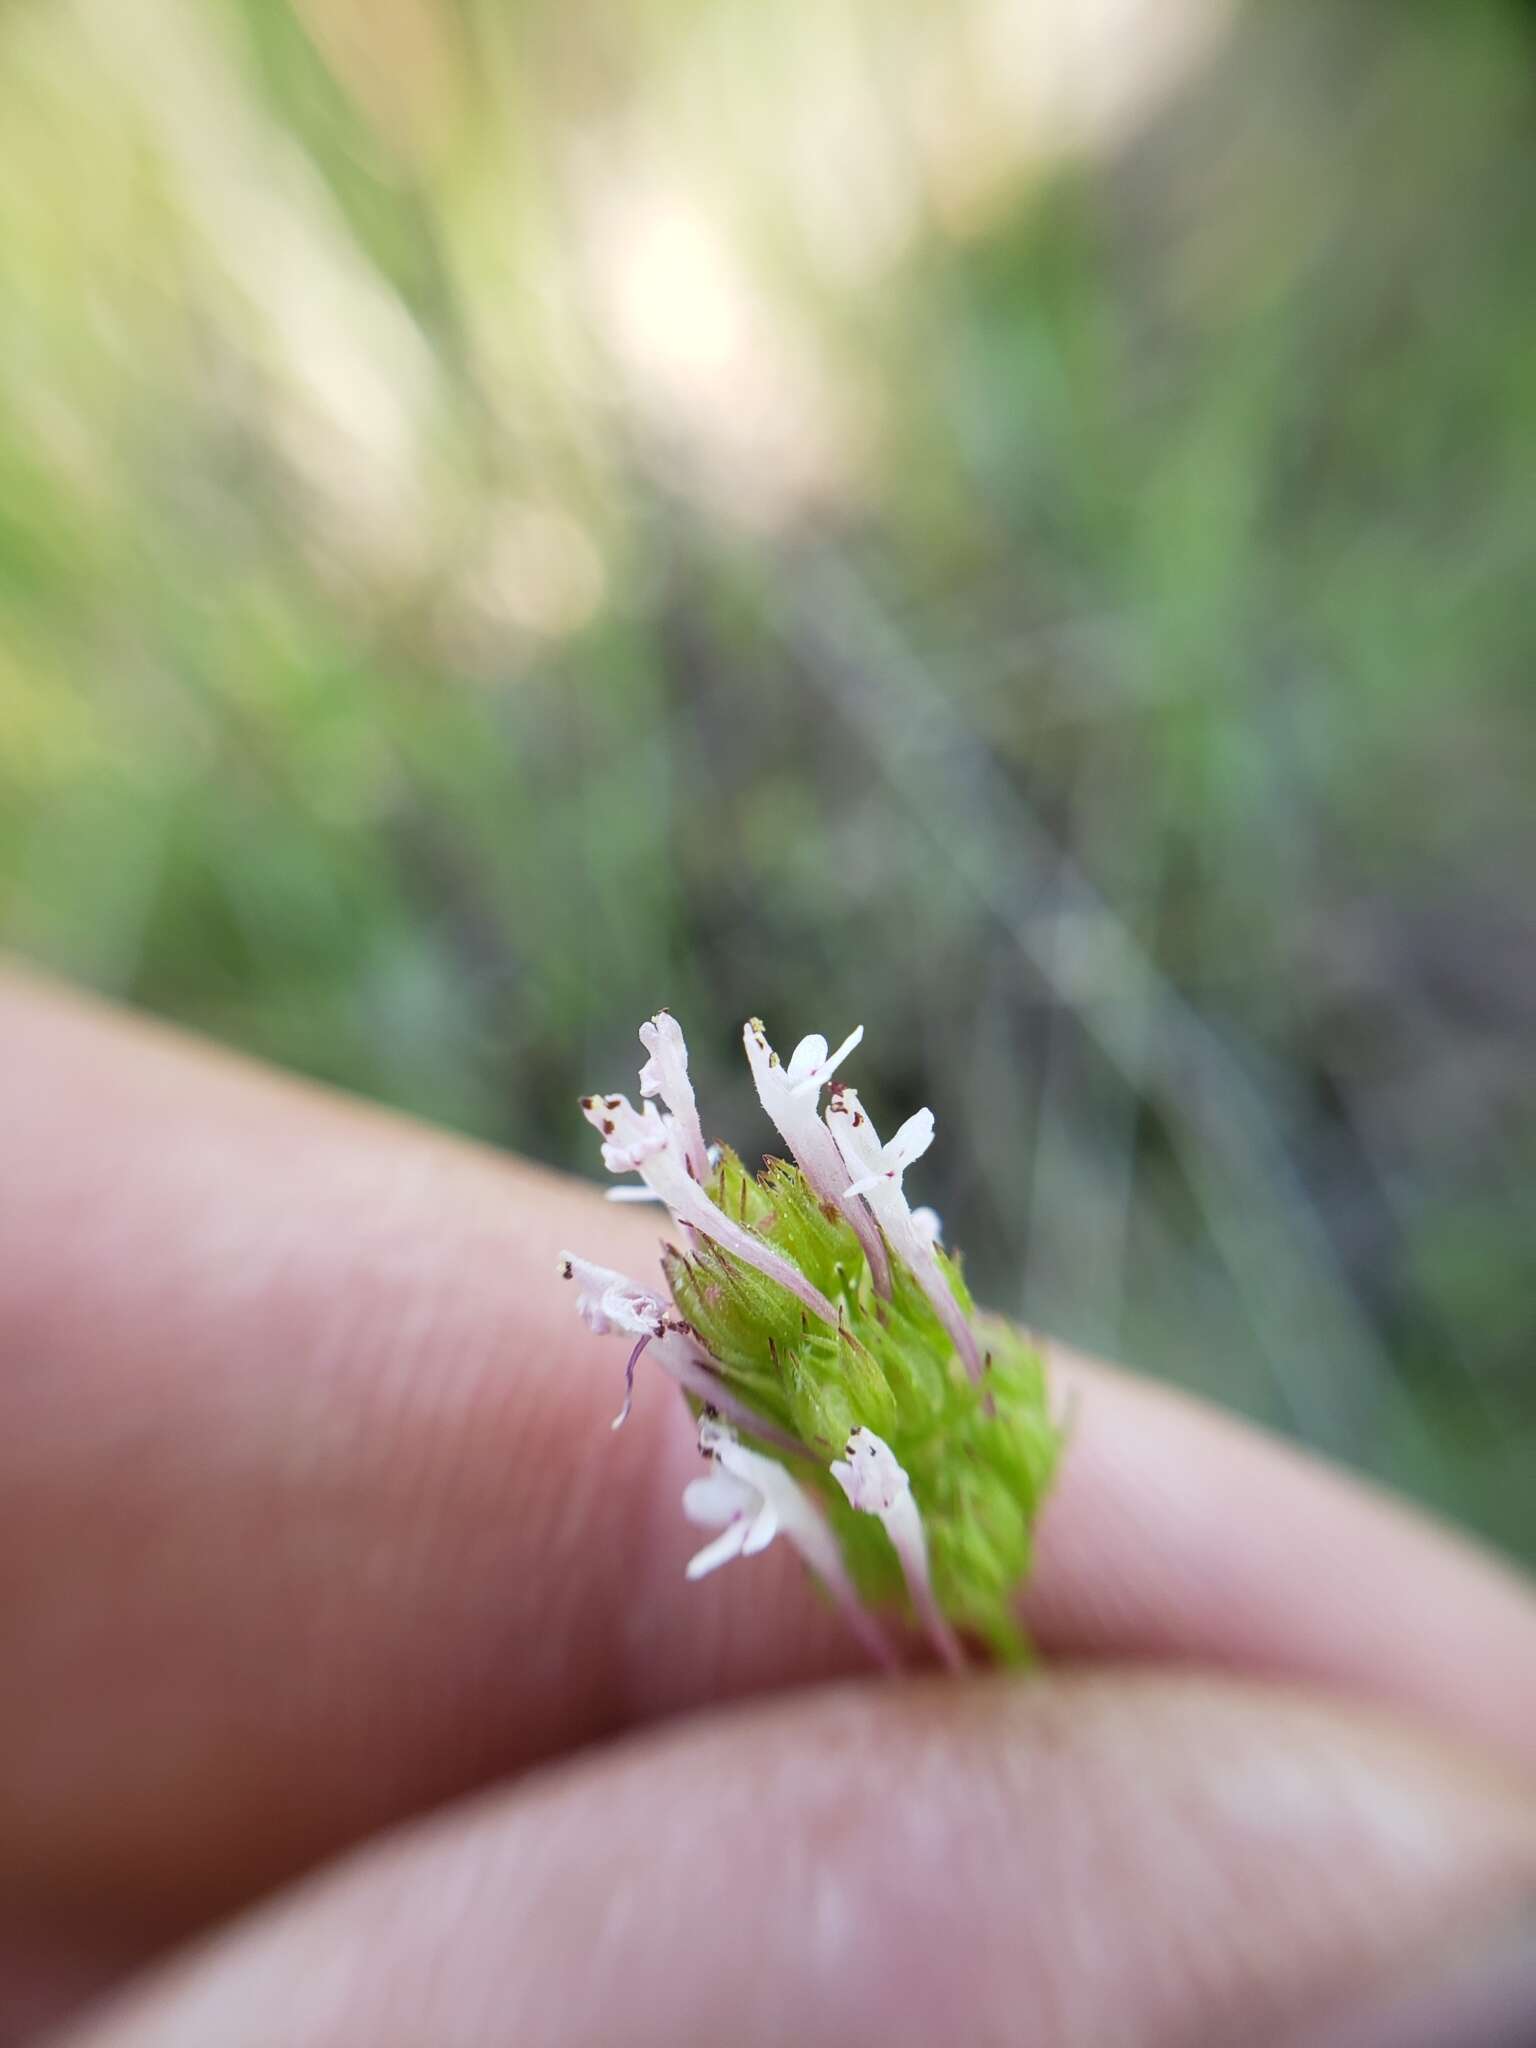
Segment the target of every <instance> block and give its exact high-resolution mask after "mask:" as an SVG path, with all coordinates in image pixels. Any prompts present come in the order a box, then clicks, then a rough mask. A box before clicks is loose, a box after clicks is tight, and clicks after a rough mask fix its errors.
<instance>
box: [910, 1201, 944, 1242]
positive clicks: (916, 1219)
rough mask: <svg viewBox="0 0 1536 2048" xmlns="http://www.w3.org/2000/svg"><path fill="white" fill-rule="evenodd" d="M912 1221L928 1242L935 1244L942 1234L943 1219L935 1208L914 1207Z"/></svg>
mask: <svg viewBox="0 0 1536 2048" xmlns="http://www.w3.org/2000/svg"><path fill="white" fill-rule="evenodd" d="M912 1222H913V1225H914V1227H915V1228H916V1229H917V1230H919V1231H920V1232H921V1233H922V1235H923V1236H924V1237H926V1238H927V1240H928V1242H929V1243H930V1244H937V1243H938V1242H939V1240H940V1239H941V1238H942V1237H943V1235H944V1221H943V1218H942V1217H941V1216H940V1215H939V1212H938V1210H937V1209H914V1210H913V1211H912Z"/></svg>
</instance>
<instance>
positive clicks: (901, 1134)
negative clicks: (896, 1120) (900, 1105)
mask: <svg viewBox="0 0 1536 2048" xmlns="http://www.w3.org/2000/svg"><path fill="white" fill-rule="evenodd" d="M932 1143H933V1111H932V1110H931V1109H920V1110H918V1112H917V1114H916V1115H915V1116H909V1117H908V1118H907V1120H906V1122H905V1123H904V1124H903V1125H902V1127H901V1129H900V1130H899V1131H898V1132H897V1133H896V1135H895V1137H894V1138H892V1140H891V1142H890V1143H889V1145H887V1146H886V1148H885V1156H886V1159H887V1161H888V1163H889V1164H890V1165H892V1166H894V1167H895V1169H896V1171H897V1172H898V1173H904V1172H905V1171H906V1169H907V1168H908V1167H909V1166H910V1165H911V1164H912V1162H913V1160H915V1159H921V1158H922V1156H923V1154H924V1153H925V1152H926V1151H927V1150H928V1147H929V1146H930V1145H931V1144H932Z"/></svg>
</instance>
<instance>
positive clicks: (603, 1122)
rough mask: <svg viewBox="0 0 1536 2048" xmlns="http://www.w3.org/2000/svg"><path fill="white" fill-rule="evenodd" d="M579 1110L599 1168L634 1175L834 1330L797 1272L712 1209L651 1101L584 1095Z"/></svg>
mask: <svg viewBox="0 0 1536 2048" xmlns="http://www.w3.org/2000/svg"><path fill="white" fill-rule="evenodd" d="M581 1110H582V1115H583V1116H585V1118H586V1119H587V1122H588V1123H589V1124H591V1125H592V1126H593V1128H594V1129H595V1130H596V1131H597V1132H598V1134H599V1135H600V1136H601V1138H602V1141H603V1164H604V1166H606V1167H607V1168H608V1171H609V1172H610V1173H638V1174H639V1175H640V1177H641V1179H642V1180H643V1181H644V1182H645V1184H646V1186H647V1187H648V1188H650V1189H651V1190H652V1191H653V1192H654V1193H655V1194H657V1195H658V1196H659V1197H660V1198H661V1200H662V1201H663V1202H665V1203H666V1205H667V1207H668V1208H669V1209H670V1210H671V1211H672V1214H673V1216H674V1217H675V1218H676V1219H677V1221H678V1222H679V1223H685V1224H687V1225H688V1226H689V1228H690V1229H693V1230H697V1231H700V1232H701V1233H702V1234H703V1235H704V1236H705V1237H712V1238H713V1239H714V1240H715V1242H716V1244H719V1245H723V1246H724V1247H725V1249H726V1250H727V1251H728V1252H734V1253H735V1255H736V1257H737V1258H738V1259H741V1260H742V1261H743V1262H744V1263H745V1264H746V1265H749V1266H755V1267H756V1268H757V1270H758V1272H760V1273H766V1274H767V1276H768V1278H769V1279H770V1280H777V1281H778V1283H779V1285H780V1286H781V1287H787V1288H788V1289H789V1291H790V1293H791V1294H793V1295H795V1296H796V1298H797V1299H798V1300H800V1301H802V1302H803V1303H804V1304H805V1306H806V1307H807V1308H808V1309H809V1310H810V1311H811V1313H812V1314H813V1315H817V1316H820V1317H821V1319H822V1321H823V1322H825V1323H830V1324H832V1325H833V1326H834V1327H835V1326H836V1323H837V1310H836V1309H835V1308H834V1307H833V1306H832V1304H831V1302H830V1301H828V1300H827V1297H826V1296H825V1295H824V1294H823V1293H822V1292H821V1290H820V1289H819V1288H818V1287H816V1286H814V1285H813V1284H812V1283H811V1282H810V1281H809V1280H807V1279H806V1277H805V1275H804V1274H803V1273H802V1272H801V1271H800V1268H799V1267H798V1266H797V1265H795V1264H794V1262H793V1261H792V1260H790V1259H786V1258H785V1257H784V1256H783V1254H782V1253H780V1252H776V1251H774V1250H773V1248H772V1246H771V1245H766V1244H764V1243H763V1240H762V1239H761V1238H760V1237H756V1236H754V1235H753V1233H752V1232H751V1231H750V1230H748V1229H747V1228H746V1226H745V1225H744V1224H741V1223H737V1222H735V1221H733V1219H732V1218H731V1217H729V1216H727V1215H726V1214H725V1212H724V1210H723V1209H718V1208H716V1206H715V1204H714V1203H713V1202H712V1201H711V1200H710V1199H709V1196H708V1195H707V1194H705V1192H704V1190H703V1188H701V1187H700V1185H699V1183H698V1182H697V1181H696V1180H695V1179H694V1178H693V1175H692V1174H691V1173H690V1172H689V1170H688V1162H687V1159H686V1157H685V1155H684V1150H683V1144H684V1141H683V1139H682V1136H681V1134H680V1132H679V1129H678V1125H677V1121H676V1119H675V1118H673V1117H663V1116H662V1115H661V1114H660V1113H659V1112H658V1110H657V1108H656V1105H655V1103H654V1102H648V1103H646V1105H645V1108H644V1111H643V1112H642V1111H640V1110H637V1109H636V1108H635V1106H634V1104H633V1103H632V1102H631V1101H630V1100H629V1097H628V1096H627V1095H584V1096H583V1097H582V1100H581Z"/></svg>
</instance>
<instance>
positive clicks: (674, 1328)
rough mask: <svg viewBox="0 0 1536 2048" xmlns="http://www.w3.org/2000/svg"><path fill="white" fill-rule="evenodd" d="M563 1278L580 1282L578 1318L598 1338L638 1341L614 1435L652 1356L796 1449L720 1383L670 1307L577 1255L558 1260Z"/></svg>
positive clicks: (743, 1422) (734, 1415)
mask: <svg viewBox="0 0 1536 2048" xmlns="http://www.w3.org/2000/svg"><path fill="white" fill-rule="evenodd" d="M560 1273H561V1276H562V1278H564V1279H566V1280H574V1281H575V1282H576V1312H577V1314H578V1315H579V1316H580V1317H581V1319H582V1321H583V1322H584V1323H585V1324H586V1326H587V1328H588V1329H589V1330H591V1331H592V1333H593V1335H594V1336H598V1337H609V1336H622V1337H633V1338H634V1339H635V1340H636V1341H635V1344H634V1346H633V1348H632V1349H631V1351H630V1354H629V1363H628V1364H627V1365H626V1366H625V1368H624V1405H623V1406H622V1407H621V1408H620V1410H619V1412H618V1414H617V1415H616V1416H615V1417H614V1418H613V1427H614V1428H615V1429H619V1428H621V1427H622V1426H623V1424H624V1423H626V1422H627V1421H628V1420H629V1411H630V1408H631V1405H632V1403H633V1399H634V1390H635V1368H636V1366H638V1364H639V1363H640V1359H641V1357H642V1355H644V1354H645V1353H647V1352H649V1355H650V1357H651V1359H652V1361H653V1363H655V1364H656V1365H659V1366H660V1367H661V1369H662V1371H663V1372H664V1373H666V1374H667V1376H668V1378H669V1379H674V1380H676V1381H677V1384H678V1385H679V1386H680V1387H682V1388H683V1389H684V1390H685V1391H686V1392H687V1393H690V1394H692V1395H694V1397H695V1398H696V1399H697V1400H700V1401H702V1402H704V1403H705V1404H706V1405H707V1406H709V1407H712V1408H718V1409H719V1410H720V1411H721V1413H722V1414H725V1415H728V1416H730V1417H731V1419H732V1420H733V1421H734V1422H736V1423H738V1424H739V1425H740V1427H741V1428H743V1429H746V1430H750V1431H751V1433H752V1435H753V1436H755V1437H759V1438H761V1439H762V1441H763V1442H764V1443H772V1444H779V1445H782V1447H783V1448H784V1449H785V1450H787V1451H793V1450H795V1449H797V1448H798V1446H797V1444H796V1442H795V1439H794V1438H793V1437H792V1436H789V1435H787V1434H786V1433H785V1432H784V1431H783V1430H781V1429H779V1428H778V1427H777V1426H776V1425H775V1424H774V1423H771V1422H769V1421H767V1420H766V1418H765V1417H763V1416H761V1415H759V1414H757V1413H756V1411H755V1410H754V1409H752V1408H750V1407H749V1406H748V1405H747V1403H746V1402H745V1401H742V1400H739V1399H738V1398H737V1396H736V1395H734V1394H733V1393H732V1392H731V1391H730V1389H729V1388H728V1387H726V1386H725V1385H724V1384H723V1383H722V1381H721V1379H720V1375H719V1372H718V1370H717V1368H716V1366H715V1363H714V1361H713V1359H711V1358H710V1356H709V1354H708V1352H706V1351H705V1350H704V1349H703V1347H702V1346H701V1345H700V1343H699V1342H698V1339H697V1338H696V1337H695V1336H694V1334H693V1331H692V1330H691V1329H690V1328H689V1327H688V1325H687V1323H685V1322H684V1321H683V1319H682V1317H681V1316H679V1315H677V1314H675V1313H674V1312H673V1310H672V1308H671V1304H670V1303H668V1302H664V1301H662V1300H661V1299H660V1297H659V1296H657V1295H654V1294H652V1293H651V1292H650V1291H649V1289H647V1288H644V1287H641V1286H638V1285H637V1284H636V1282H635V1281H633V1280H629V1279H626V1278H625V1276H624V1275H623V1274H622V1273H615V1272H614V1271H613V1270H612V1268H611V1267H608V1266H598V1265H594V1264H593V1262H592V1260H590V1259H583V1258H581V1257H580V1256H578V1254H577V1253H575V1252H562V1253H561V1254H560Z"/></svg>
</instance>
